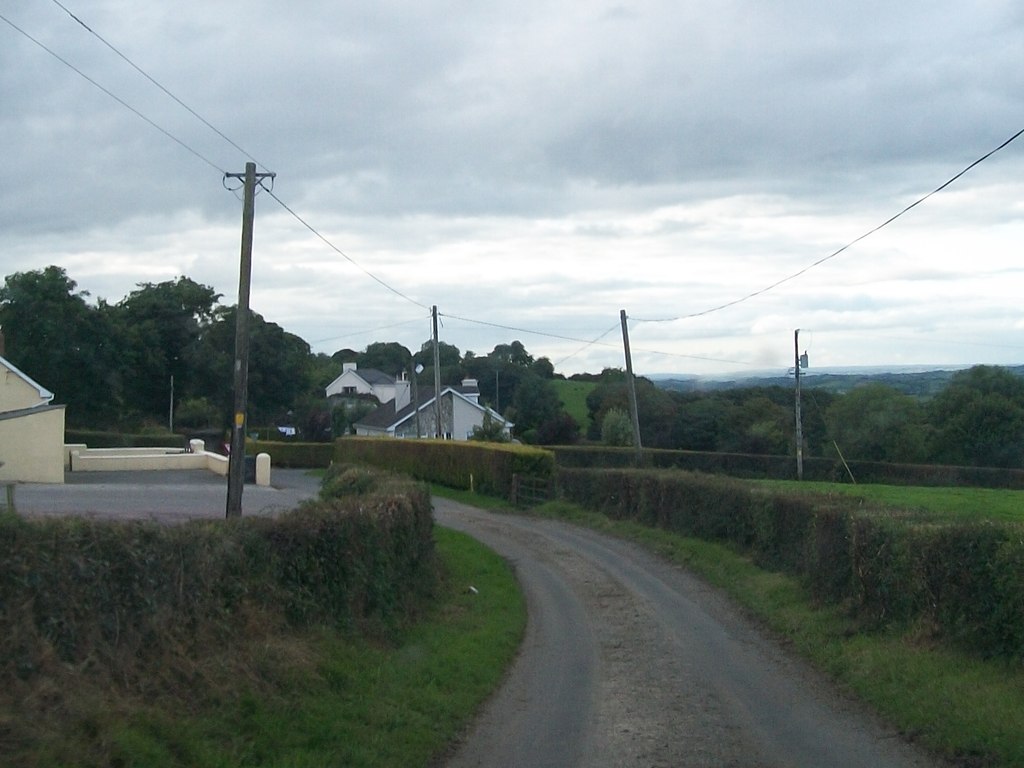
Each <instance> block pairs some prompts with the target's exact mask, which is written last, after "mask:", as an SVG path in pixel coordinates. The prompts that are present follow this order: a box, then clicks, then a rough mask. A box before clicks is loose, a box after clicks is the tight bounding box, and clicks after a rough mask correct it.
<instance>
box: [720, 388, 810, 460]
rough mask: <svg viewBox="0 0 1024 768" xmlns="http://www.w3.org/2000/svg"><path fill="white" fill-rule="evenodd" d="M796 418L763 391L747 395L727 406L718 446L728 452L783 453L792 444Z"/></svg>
mask: <svg viewBox="0 0 1024 768" xmlns="http://www.w3.org/2000/svg"><path fill="white" fill-rule="evenodd" d="M795 432H796V427H795V419H794V417H793V413H792V411H790V409H789V408H786V407H783V406H781V405H778V404H776V403H774V402H772V400H771V399H770V398H769V397H767V396H765V395H756V396H754V397H748V398H747V399H745V400H744V401H743V402H742V403H741V404H739V405H737V406H736V407H734V408H732V409H730V411H729V423H728V426H727V429H726V431H725V433H724V435H723V438H722V439H721V440H720V441H719V444H718V450H719V451H725V452H728V453H756V454H770V455H786V454H788V453H789V452H790V451H791V450H792V449H793V446H794V445H795Z"/></svg>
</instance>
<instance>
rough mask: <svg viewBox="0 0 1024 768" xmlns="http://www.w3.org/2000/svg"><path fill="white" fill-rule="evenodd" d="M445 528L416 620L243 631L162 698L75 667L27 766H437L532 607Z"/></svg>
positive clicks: (501, 565) (27, 755) (486, 559)
mask: <svg viewBox="0 0 1024 768" xmlns="http://www.w3.org/2000/svg"><path fill="white" fill-rule="evenodd" d="M435 536H436V542H437V550H438V554H439V556H440V561H441V562H442V563H443V567H444V576H443V580H442V586H441V588H440V594H439V599H438V601H437V603H436V607H435V608H434V609H433V610H432V612H431V613H430V614H429V615H428V616H426V617H425V618H424V620H423V621H421V622H418V623H417V624H416V625H415V626H413V627H411V628H409V629H407V630H404V631H402V632H401V633H399V634H398V635H396V636H393V637H389V638H377V639H367V638H363V637H352V636H345V635H340V634H338V633H336V632H332V631H328V630H325V629H317V630H313V631H308V632H301V633H298V632H296V633H293V634H289V635H275V636H274V637H272V638H271V639H269V640H264V641H262V642H261V643H259V644H254V643H246V642H245V641H244V639H241V638H240V639H239V643H238V644H237V646H234V647H232V648H230V649H225V652H224V654H222V655H220V656H218V661H216V662H214V663H213V666H214V667H219V668H214V669H204V670H198V669H197V670H195V674H194V675H193V676H192V678H191V679H189V680H181V681H180V683H179V686H178V688H177V690H176V691H175V692H174V693H173V694H170V695H167V696H165V697H163V698H162V699H161V700H157V701H152V700H144V699H141V698H139V697H134V698H133V697H132V696H131V694H130V692H123V691H122V692H117V693H114V692H111V691H104V690H95V689H93V688H89V687H88V685H87V682H86V681H85V678H87V675H78V674H75V671H74V670H69V674H68V677H67V679H66V680H65V681H64V682H65V684H67V685H72V684H78V685H81V690H80V691H79V692H77V695H76V701H77V704H76V706H74V707H73V717H72V719H71V721H70V722H65V723H63V726H64V727H63V728H61V729H59V730H56V729H48V732H47V733H45V734H44V738H41V739H40V740H39V742H38V743H37V744H35V745H32V746H31V748H30V749H29V748H28V746H29V745H25V746H26V748H25V749H21V750H18V753H19V754H18V761H17V764H18V765H22V766H50V765H61V766H100V765H109V766H122V767H124V768H128V767H129V766H140V767H141V766H146V767H147V768H162V767H163V766H167V767H171V766H174V767H177V766H199V767H201V768H202V767H207V766H208V767H210V768H214V767H216V768H221V767H226V766H290V767H292V768H298V767H301V766H318V767H319V766H324V765H345V766H353V767H358V766H375V767H376V766H396V767H397V766H401V767H403V768H405V767H406V766H416V765H420V766H425V765H430V764H431V763H432V761H434V760H435V759H436V758H437V757H438V756H439V754H441V753H443V751H444V750H445V749H446V747H447V745H448V744H449V743H450V742H451V740H452V739H453V738H454V737H455V736H456V734H457V733H458V732H459V730H460V729H461V728H463V727H464V726H465V725H466V724H467V723H468V722H469V720H470V719H471V718H472V716H473V714H474V713H475V712H476V710H477V708H478V707H479V705H480V703H481V702H482V701H483V700H484V699H485V698H486V697H487V696H488V695H489V694H490V693H491V691H493V689H494V688H495V687H496V686H497V685H498V683H499V682H500V679H501V677H502V675H503V674H504V670H505V669H506V668H507V666H508V664H509V663H510V661H511V659H512V658H513V656H514V654H515V652H516V649H517V648H518V645H519V642H520V639H521V637H522V633H523V629H524V626H525V616H526V614H525V605H524V603H523V600H522V596H521V595H520V593H519V589H518V586H517V584H516V582H515V578H514V576H513V574H512V573H511V571H510V570H509V568H508V566H507V565H506V563H505V562H504V561H503V560H501V558H499V557H498V556H496V555H494V554H493V553H492V552H490V551H489V550H487V549H486V548H484V547H483V546H482V545H480V544H478V543H476V542H475V541H473V540H472V539H470V538H469V537H467V536H464V535H462V534H459V533H456V532H453V531H449V530H447V529H444V528H436V529H435ZM470 586H473V587H475V591H473V590H470V589H469V587H470ZM239 657H244V658H243V659H240V658H239ZM240 671H241V672H243V674H239V672H240ZM40 695H45V692H42V693H41V694H40ZM0 735H2V729H0ZM8 754H9V753H8Z"/></svg>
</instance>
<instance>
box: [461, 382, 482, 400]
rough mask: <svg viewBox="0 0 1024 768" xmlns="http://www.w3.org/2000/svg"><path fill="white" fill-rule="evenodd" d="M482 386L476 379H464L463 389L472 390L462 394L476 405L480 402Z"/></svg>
mask: <svg viewBox="0 0 1024 768" xmlns="http://www.w3.org/2000/svg"><path fill="white" fill-rule="evenodd" d="M479 387H480V385H479V384H478V383H477V380H476V379H463V380H462V388H463V389H468V390H471V391H469V392H463V393H462V394H463V395H464V396H465V397H467V398H469V399H470V400H472V401H473V402H474V403H479V402H480V388H479Z"/></svg>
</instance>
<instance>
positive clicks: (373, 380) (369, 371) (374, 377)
mask: <svg viewBox="0 0 1024 768" xmlns="http://www.w3.org/2000/svg"><path fill="white" fill-rule="evenodd" d="M349 373H354V374H355V375H356V376H358V377H359V378H361V379H362V380H363V381H365V382H366V383H367V384H378V385H380V384H394V383H395V377H394V376H388V375H387V374H386V373H384V371H378V370H377V369H376V368H356V369H354V370H351V371H349Z"/></svg>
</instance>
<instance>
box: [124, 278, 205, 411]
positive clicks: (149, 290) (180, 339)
mask: <svg viewBox="0 0 1024 768" xmlns="http://www.w3.org/2000/svg"><path fill="white" fill-rule="evenodd" d="M219 299H220V294H218V293H216V292H215V291H214V289H213V288H211V287H209V286H206V285H200V284H199V283H196V282H195V281H193V280H190V279H189V278H187V277H184V276H182V277H179V278H177V279H176V280H168V281H165V282H162V283H140V284H139V286H138V289H137V290H135V291H132V292H131V293H130V294H128V295H127V296H126V297H125V298H124V299H122V300H121V301H120V302H118V303H117V304H116V305H114V306H113V307H111V308H110V309H109V314H110V317H111V320H112V322H113V324H114V327H115V329H116V333H117V339H118V347H119V349H120V356H119V357H120V372H121V380H122V382H123V389H124V403H123V407H124V408H125V409H128V410H134V411H137V412H138V413H139V414H141V415H142V416H144V417H150V418H153V417H162V416H163V415H165V414H166V413H167V410H168V405H169V394H170V390H171V387H170V379H171V377H174V380H175V391H176V392H177V393H178V394H179V395H181V396H186V397H187V396H195V395H196V394H197V393H194V392H190V391H189V386H190V384H191V381H192V374H193V370H192V364H194V363H195V361H196V357H195V350H194V347H195V345H196V344H197V343H198V341H199V338H200V336H201V334H202V332H203V330H204V329H205V328H206V327H207V326H208V325H209V324H210V323H211V322H212V320H213V312H214V307H215V305H216V304H217V301H218V300H219Z"/></svg>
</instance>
